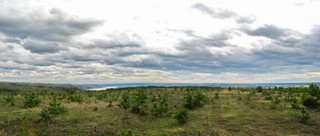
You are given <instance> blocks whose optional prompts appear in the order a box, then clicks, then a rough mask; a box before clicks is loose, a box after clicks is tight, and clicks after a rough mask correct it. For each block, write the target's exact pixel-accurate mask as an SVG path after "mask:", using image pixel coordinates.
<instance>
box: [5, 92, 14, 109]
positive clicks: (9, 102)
mask: <svg viewBox="0 0 320 136" xmlns="http://www.w3.org/2000/svg"><path fill="white" fill-rule="evenodd" d="M4 103H5V104H6V105H9V106H14V95H13V94H7V95H5V96H4Z"/></svg>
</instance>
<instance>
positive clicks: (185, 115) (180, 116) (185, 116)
mask: <svg viewBox="0 0 320 136" xmlns="http://www.w3.org/2000/svg"><path fill="white" fill-rule="evenodd" d="M175 118H176V119H177V120H178V123H179V124H185V123H187V122H188V121H189V120H190V115H189V111H188V110H187V109H180V110H178V111H177V113H176V116H175Z"/></svg>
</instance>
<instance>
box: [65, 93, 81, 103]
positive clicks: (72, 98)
mask: <svg viewBox="0 0 320 136" xmlns="http://www.w3.org/2000/svg"><path fill="white" fill-rule="evenodd" d="M68 100H70V101H71V102H78V103H82V102H83V97H82V96H81V95H76V94H71V95H69V97H68Z"/></svg>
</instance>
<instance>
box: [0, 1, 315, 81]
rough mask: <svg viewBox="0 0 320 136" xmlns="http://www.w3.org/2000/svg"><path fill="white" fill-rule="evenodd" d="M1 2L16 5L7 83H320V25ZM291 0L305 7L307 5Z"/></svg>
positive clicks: (10, 14) (2, 42) (3, 14)
mask: <svg viewBox="0 0 320 136" xmlns="http://www.w3.org/2000/svg"><path fill="white" fill-rule="evenodd" d="M2 3H5V4H7V5H11V6H8V7H6V6H3V5H5V4H3V5H2V6H0V8H2V10H1V11H0V54H1V57H0V80H4V81H32V82H55V83H57V82H62V83H64V82H67V83H110V82H237V83H239V82H241V83H243V82H299V81H301V82H309V81H319V80H320V77H319V74H318V73H319V71H320V69H319V67H320V63H319V60H320V55H319V51H320V44H319V43H320V38H319V37H320V26H319V25H317V24H318V23H319V22H313V23H314V24H315V25H313V26H312V27H311V29H310V31H308V32H302V31H299V30H296V29H294V28H290V27H283V26H282V25H277V23H274V24H272V23H269V22H263V21H261V20H259V19H261V18H263V16H259V15H255V14H254V13H252V14H251V13H249V14H247V13H245V12H241V13H240V12H239V13H238V12H237V11H236V10H233V9H232V8H229V9H228V8H224V7H222V6H221V7H219V6H217V7H215V6H212V4H211V5H210V4H206V3H196V2H189V3H190V4H186V5H182V6H181V8H179V10H178V9H176V11H177V12H172V13H171V14H174V15H173V17H177V16H175V14H181V15H182V17H181V20H184V19H186V20H190V19H191V20H194V21H189V22H186V23H187V24H185V25H184V24H183V21H182V23H177V21H178V20H172V19H173V18H171V16H169V14H170V13H162V12H160V11H165V10H162V9H161V5H162V4H159V6H154V8H153V9H152V8H151V9H150V15H149V14H147V13H148V12H141V14H140V13H138V12H137V11H138V10H133V11H132V12H134V11H136V14H137V15H134V16H132V19H131V22H128V23H127V22H122V19H121V15H122V14H124V13H118V14H117V13H114V14H113V15H114V16H110V18H107V17H105V18H102V19H101V18H99V17H98V16H93V17H88V16H86V17H84V16H81V15H73V14H72V12H71V11H72V10H71V9H70V13H69V12H67V11H69V10H68V9H67V8H66V10H67V11H65V10H64V9H63V8H57V7H51V6H50V4H47V5H46V6H44V5H42V6H40V7H42V8H36V7H35V6H31V7H24V8H27V9H30V10H26V12H23V11H22V9H21V7H18V6H16V5H19V4H16V3H19V2H17V1H13V2H12V3H10V2H7V1H5V2H2ZM22 5H23V4H22ZM31 5H32V4H31ZM48 5H49V6H48ZM62 5H63V4H62ZM164 5H165V4H164ZM292 5H293V6H294V7H297V8H301V7H305V5H308V3H304V4H302V5H301V4H298V5H299V6H297V4H296V3H292ZM150 6H151V7H152V5H150ZM43 7H47V8H43ZM164 8H167V7H166V5H165V6H164ZM177 8H178V7H177ZM306 8H308V7H306ZM158 9H159V10H158ZM92 10H93V9H92ZM128 10H129V9H128ZM168 10H170V8H169V9H168ZM158 11H159V12H158ZM239 11H241V10H239ZM180 12H181V13H180ZM257 12H258V11H257ZM142 13H143V14H142ZM151 13H152V14H151ZM109 14H110V13H108V15H109ZM128 14H129V13H128ZM110 15H112V14H110ZM160 15H164V16H165V15H168V16H167V19H164V18H161V17H160ZM183 15H190V16H183ZM270 15H273V14H270ZM152 16H157V17H156V18H153V17H152ZM98 18H99V19H98ZM119 18H120V19H119ZM117 20H119V22H117ZM115 22H116V23H115ZM275 22H276V21H275ZM117 23H118V25H116V24H117ZM129 23H130V25H128V24H129ZM126 24H127V25H128V26H126ZM176 24H177V25H176ZM117 26H118V27H117Z"/></svg>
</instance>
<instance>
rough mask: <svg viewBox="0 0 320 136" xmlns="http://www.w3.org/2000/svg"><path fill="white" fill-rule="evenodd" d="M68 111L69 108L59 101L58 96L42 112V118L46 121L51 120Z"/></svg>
mask: <svg viewBox="0 0 320 136" xmlns="http://www.w3.org/2000/svg"><path fill="white" fill-rule="evenodd" d="M65 112H67V108H66V107H64V106H62V105H61V103H59V102H58V101H57V99H56V98H53V100H52V101H51V102H50V104H49V107H47V108H44V109H43V110H42V111H41V113H40V116H41V119H43V120H45V121H51V120H52V118H54V117H56V116H58V115H60V114H63V113H65Z"/></svg>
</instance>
